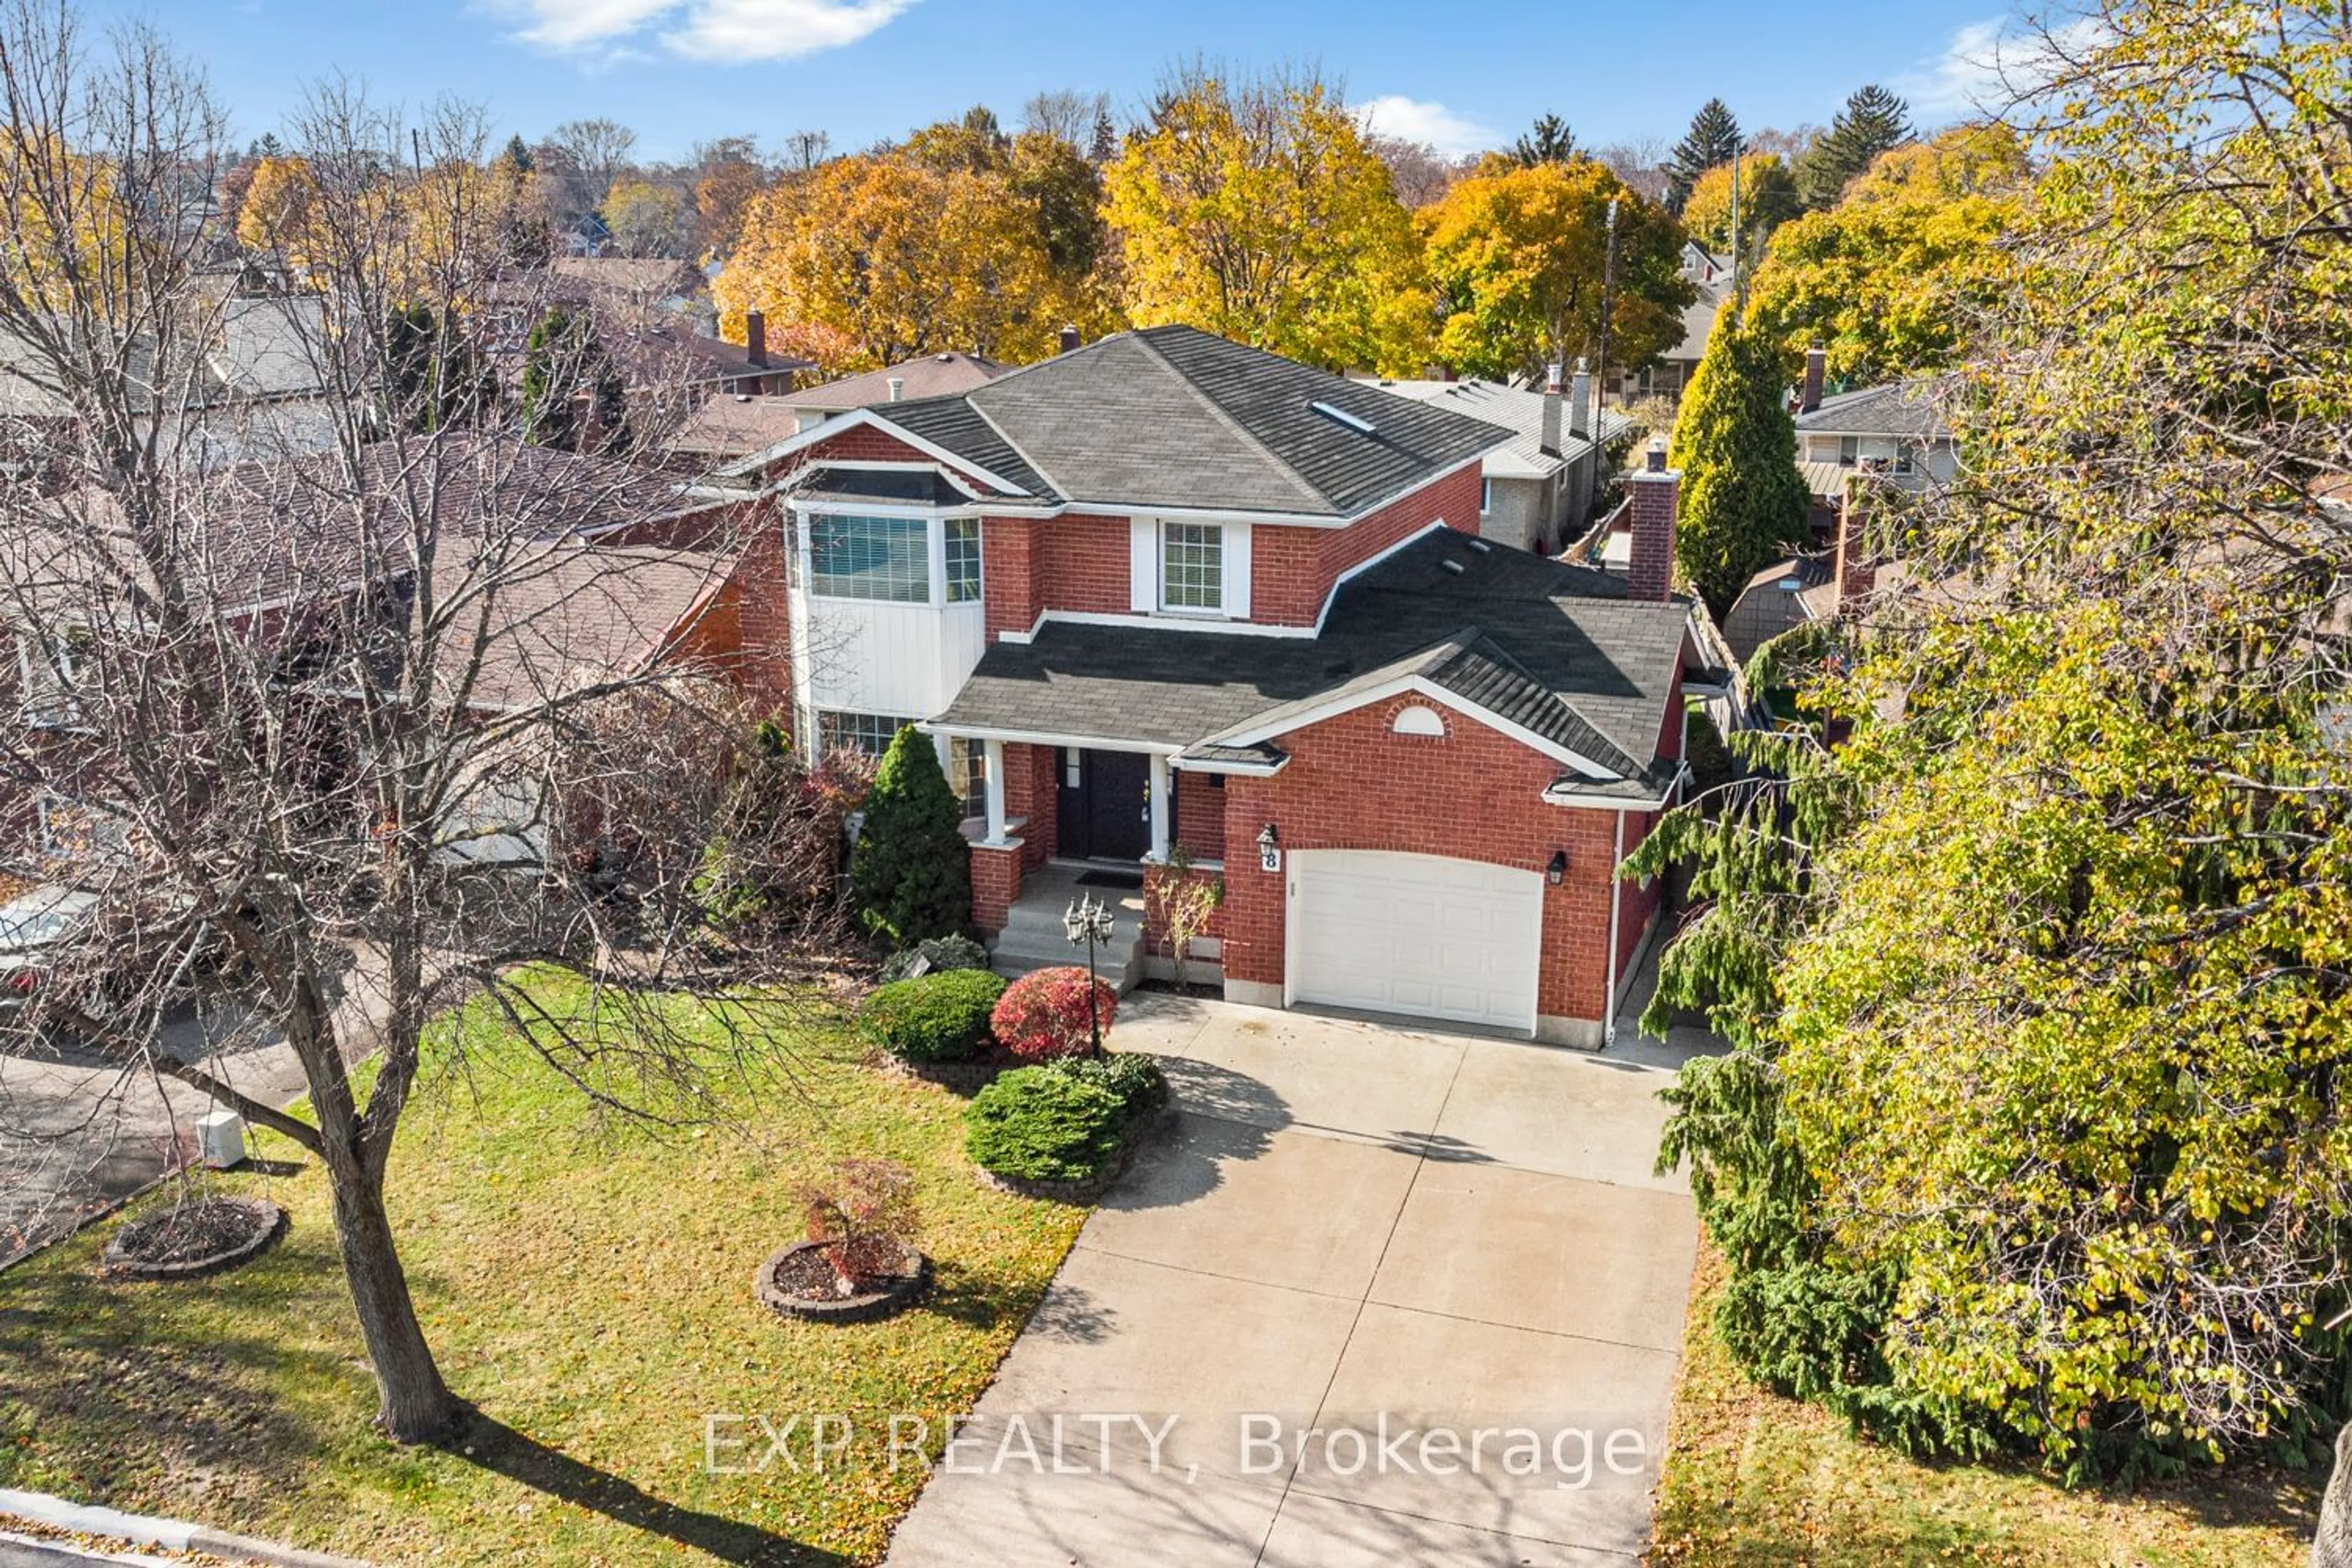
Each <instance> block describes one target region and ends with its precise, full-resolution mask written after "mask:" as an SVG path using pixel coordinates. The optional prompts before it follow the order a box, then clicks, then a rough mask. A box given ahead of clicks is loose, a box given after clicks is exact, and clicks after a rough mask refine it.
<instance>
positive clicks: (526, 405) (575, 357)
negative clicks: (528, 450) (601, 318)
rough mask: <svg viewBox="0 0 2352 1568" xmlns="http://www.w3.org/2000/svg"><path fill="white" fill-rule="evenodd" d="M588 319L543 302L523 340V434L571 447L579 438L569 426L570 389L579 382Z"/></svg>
mask: <svg viewBox="0 0 2352 1568" xmlns="http://www.w3.org/2000/svg"><path fill="white" fill-rule="evenodd" d="M586 337H587V325H586V323H585V322H584V321H580V320H578V319H576V318H575V317H573V315H572V312H571V311H569V310H565V309H564V308H563V307H562V306H561V305H551V306H549V307H548V311H547V314H545V315H544V316H541V318H540V319H539V321H537V323H536V324H534V325H533V326H532V327H531V329H530V341H529V342H526V343H525V344H524V346H523V360H522V428H523V438H524V439H525V440H527V441H531V442H535V443H537V444H538V445H540V446H541V447H556V448H558V449H560V450H562V451H567V452H568V451H570V450H571V449H572V446H573V444H574V443H575V442H576V441H577V440H578V439H579V432H578V431H577V430H576V429H575V428H573V426H574V424H575V421H574V420H573V418H572V391H573V389H575V388H576V387H577V386H578V385H579V384H580V367H581V362H582V353H581V351H582V347H583V342H584V340H585V339H586Z"/></svg>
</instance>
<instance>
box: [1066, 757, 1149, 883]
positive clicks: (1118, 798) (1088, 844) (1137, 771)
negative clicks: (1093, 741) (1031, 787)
mask: <svg viewBox="0 0 2352 1568" xmlns="http://www.w3.org/2000/svg"><path fill="white" fill-rule="evenodd" d="M1057 761H1058V762H1059V763H1060V765H1061V769H1062V776H1061V785H1062V787H1061V795H1060V806H1061V809H1060V812H1059V814H1058V815H1059V823H1058V826H1059V827H1060V830H1061V832H1060V838H1061V845H1060V847H1061V852H1062V853H1063V854H1064V855H1066V856H1068V857H1070V858H1072V859H1076V860H1140V859H1142V858H1143V855H1144V851H1146V850H1148V849H1150V847H1151V802H1150V790H1151V761H1150V758H1149V757H1147V756H1145V755H1144V754H1143V753H1142V752H1069V751H1064V752H1060V753H1059V754H1058V757H1057ZM1074 762H1075V763H1076V766H1075V767H1073V766H1072V763H1074Z"/></svg>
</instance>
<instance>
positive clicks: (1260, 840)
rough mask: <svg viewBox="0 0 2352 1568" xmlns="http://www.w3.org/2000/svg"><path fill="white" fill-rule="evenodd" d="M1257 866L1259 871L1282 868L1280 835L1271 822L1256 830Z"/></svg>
mask: <svg viewBox="0 0 2352 1568" xmlns="http://www.w3.org/2000/svg"><path fill="white" fill-rule="evenodd" d="M1257 866H1258V869H1259V870H1261V871H1279V870H1281V869H1282V837H1281V835H1279V834H1277V833H1276V832H1275V830H1274V824H1273V823H1271V822H1269V823H1267V824H1266V825H1265V826H1264V827H1261V828H1259V829H1258V830H1257Z"/></svg>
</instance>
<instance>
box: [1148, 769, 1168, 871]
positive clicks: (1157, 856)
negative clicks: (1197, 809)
mask: <svg viewBox="0 0 2352 1568" xmlns="http://www.w3.org/2000/svg"><path fill="white" fill-rule="evenodd" d="M1168 778H1169V773H1168V759H1167V758H1166V757H1165V756H1163V755H1161V754H1160V752H1152V753H1151V858H1153V859H1154V860H1165V859H1167V858H1168Z"/></svg>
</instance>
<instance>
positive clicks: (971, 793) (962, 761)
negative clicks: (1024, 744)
mask: <svg viewBox="0 0 2352 1568" xmlns="http://www.w3.org/2000/svg"><path fill="white" fill-rule="evenodd" d="M948 757H949V760H950V767H949V769H948V785H949V787H950V788H951V789H953V790H954V791H955V792H956V793H957V794H958V795H961V796H962V797H963V814H964V816H968V817H970V816H987V815H988V746H987V743H986V742H982V741H968V740H965V739H964V738H963V737H962V736H960V735H959V736H956V737H954V738H953V739H951V740H950V741H949V742H948Z"/></svg>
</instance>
